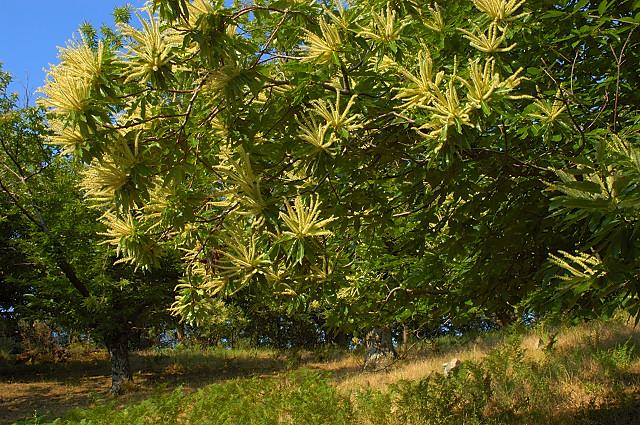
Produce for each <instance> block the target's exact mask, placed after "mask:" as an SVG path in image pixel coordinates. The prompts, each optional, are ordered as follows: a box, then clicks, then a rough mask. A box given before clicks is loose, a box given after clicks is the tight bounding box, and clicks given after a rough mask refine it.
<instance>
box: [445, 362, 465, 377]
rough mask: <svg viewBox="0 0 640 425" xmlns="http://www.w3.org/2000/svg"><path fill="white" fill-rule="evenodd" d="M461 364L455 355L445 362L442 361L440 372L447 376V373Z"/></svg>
mask: <svg viewBox="0 0 640 425" xmlns="http://www.w3.org/2000/svg"><path fill="white" fill-rule="evenodd" d="M460 366H462V362H461V361H460V359H458V358H457V357H454V358H452V359H451V360H449V361H448V362H447V363H442V372H443V373H444V376H449V373H450V372H451V371H453V370H456V369H458V368H459V367H460Z"/></svg>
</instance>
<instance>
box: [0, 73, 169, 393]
mask: <svg viewBox="0 0 640 425" xmlns="http://www.w3.org/2000/svg"><path fill="white" fill-rule="evenodd" d="M9 81H10V76H9V75H8V74H7V73H4V72H1V69H0V114H1V115H0V116H1V118H0V240H1V243H0V247H1V248H0V283H1V285H0V288H1V289H0V291H1V292H0V308H1V309H2V310H3V311H5V312H7V311H11V312H12V313H13V316H14V320H18V319H27V320H35V319H43V320H46V321H47V322H49V323H50V324H53V325H56V326H59V327H60V328H61V329H63V330H66V331H67V332H71V331H76V332H83V333H86V332H89V333H90V335H91V337H92V338H94V339H95V340H97V341H98V342H100V343H103V344H105V345H106V347H107V348H108V350H109V353H110V354H111V365H112V370H113V374H112V381H113V382H112V392H114V393H115V392H119V391H120V388H121V386H122V385H123V384H124V383H125V382H126V381H128V380H130V379H131V376H132V374H131V369H130V366H129V361H128V350H129V337H130V336H131V332H132V330H134V328H137V327H139V328H142V327H147V326H151V325H152V324H154V323H155V324H164V325H167V324H169V323H171V322H172V320H171V317H170V316H169V315H168V314H167V312H166V306H167V305H168V304H169V303H170V302H171V301H172V299H173V288H174V286H175V285H176V283H177V279H178V272H177V269H176V268H175V267H174V264H172V262H171V259H170V257H167V258H166V261H165V262H164V264H163V267H162V268H158V269H157V270H155V271H154V272H153V273H146V274H143V273H141V272H134V270H133V267H130V266H127V265H124V264H118V263H117V261H116V260H117V258H116V255H115V252H113V250H112V249H110V248H108V247H106V246H104V245H101V244H99V243H98V242H99V238H100V236H99V234H100V233H101V232H104V230H105V229H104V227H103V226H102V225H101V224H100V222H99V213H98V212H97V211H95V210H93V209H90V207H89V205H88V204H87V201H86V200H85V199H84V196H83V193H82V192H81V191H80V190H79V188H78V186H77V184H78V182H79V178H80V174H79V173H80V169H79V163H77V162H76V161H75V160H73V159H72V158H69V157H68V156H64V155H60V154H59V149H58V148H56V147H54V146H51V145H47V144H45V139H46V138H47V137H48V134H49V133H48V130H47V129H46V127H45V122H46V119H45V115H44V111H43V110H42V109H40V108H33V107H24V108H18V107H17V106H16V105H17V103H16V102H17V100H18V99H17V97H16V96H14V95H9V94H7V92H6V88H7V86H8V83H9Z"/></svg>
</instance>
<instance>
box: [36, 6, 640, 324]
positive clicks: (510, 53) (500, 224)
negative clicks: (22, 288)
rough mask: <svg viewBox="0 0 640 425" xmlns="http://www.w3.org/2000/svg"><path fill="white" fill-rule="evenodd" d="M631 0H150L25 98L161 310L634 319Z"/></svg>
mask: <svg viewBox="0 0 640 425" xmlns="http://www.w3.org/2000/svg"><path fill="white" fill-rule="evenodd" d="M639 11H640V2H638V1H631V0H629V1H608V0H602V1H598V2H593V1H588V0H579V1H577V0H556V1H548V0H530V1H517V0H509V1H507V0H473V1H457V2H447V3H446V5H445V4H442V5H438V4H437V3H426V2H418V1H411V0H407V1H400V0H397V1H379V0H367V1H364V0H362V1H353V2H349V3H347V4H344V3H343V2H333V1H326V2H315V1H294V0H279V1H265V0H257V1H255V2H253V3H245V2H241V1H236V2H234V4H233V5H231V6H227V5H226V3H225V2H223V1H207V0H194V1H193V2H186V1H184V0H155V1H153V2H152V4H150V5H149V7H148V8H147V9H143V10H139V11H136V14H137V17H138V19H139V24H136V25H131V24H129V23H125V22H121V23H119V24H118V26H117V29H116V33H117V34H118V37H119V38H118V40H119V42H118V43H103V42H96V41H95V40H94V41H90V40H87V38H86V37H85V36H81V37H80V38H79V39H74V40H71V41H69V43H68V44H67V46H66V47H65V48H62V49H61V50H60V63H59V64H58V65H55V66H52V67H51V69H50V70H49V74H48V80H47V84H46V86H45V87H43V88H42V92H43V93H44V95H45V98H44V99H43V100H42V104H43V105H44V106H46V107H47V108H49V111H50V113H51V117H50V120H49V123H50V128H51V129H52V130H53V131H54V133H55V134H54V135H53V136H52V137H51V142H52V143H54V144H55V145H57V146H60V147H61V148H62V149H63V152H64V154H65V155H73V156H75V157H76V158H78V159H80V160H82V161H83V162H84V163H85V164H86V167H85V169H84V170H83V179H82V188H83V190H84V191H85V193H86V196H87V197H89V198H91V199H93V200H94V201H95V205H96V208H98V209H99V210H100V211H101V214H102V221H103V223H104V224H105V225H106V226H107V230H106V231H105V236H106V238H107V240H108V241H109V243H110V244H112V245H113V246H116V247H117V250H118V253H119V255H120V258H121V261H123V262H128V263H131V264H133V265H134V266H135V267H139V268H142V269H148V268H153V267H154V266H157V265H158V264H159V260H160V259H161V258H162V256H163V255H164V253H165V252H166V251H167V250H170V249H173V248H175V247H177V248H179V249H180V250H181V252H183V262H184V264H185V268H186V273H185V276H184V278H183V280H182V281H181V283H180V285H179V286H178V288H177V290H178V295H177V298H176V301H175V302H174V304H173V305H172V307H171V309H172V310H173V311H174V312H175V313H177V314H180V315H182V317H183V318H185V319H186V320H190V321H197V320H207V317H209V316H210V315H212V314H215V311H216V305H217V304H216V300H217V298H219V297H222V298H229V297H245V299H251V300H253V302H256V303H262V304H264V305H278V306H285V308H286V311H287V312H289V313H293V312H297V311H307V312H309V311H316V312H320V313H321V314H323V315H324V316H325V317H326V318H327V322H328V324H330V325H333V326H342V327H344V328H348V327H350V326H352V327H356V326H362V324H363V323H365V324H371V325H375V324H381V323H389V321H407V320H411V319H413V318H420V319H421V320H424V321H429V320H435V321H438V322H439V321H441V320H442V319H443V318H447V320H452V321H458V322H464V321H467V320H470V319H471V318H474V317H495V318H496V319H497V320H509V318H512V317H514V314H516V312H517V313H518V314H521V313H522V312H523V310H518V308H524V307H526V308H533V309H534V311H536V312H542V311H548V310H551V311H554V312H560V311H563V312H564V311H572V312H574V313H575V314H577V315H578V316H591V315H599V314H610V313H611V311H612V310H613V309H614V308H616V307H617V306H619V305H620V304H622V305H623V306H624V308H626V309H627V310H628V311H629V312H630V313H631V314H633V315H635V316H638V313H639V311H640V310H639V308H640V304H639V302H638V301H639V297H638V289H640V288H639V287H638V279H637V270H638V265H639V264H638V261H639V260H638V258H640V256H638V255H637V254H638V252H637V250H638V248H639V247H640V246H639V244H638V218H637V217H638V205H640V204H639V198H638V196H639V190H640V185H639V184H638V183H639V177H640V174H639V173H640V159H638V158H640V156H639V154H638V151H637V149H638V142H639V141H638V128H639V127H638V112H637V105H638V104H639V101H640V99H638V93H640V91H639V90H638V89H639V87H638V73H637V69H638V64H639V61H638V54H639V53H638V52H640V49H638V48H637V47H638V31H637V26H638V24H639V23H640V17H639V15H638V12H639Z"/></svg>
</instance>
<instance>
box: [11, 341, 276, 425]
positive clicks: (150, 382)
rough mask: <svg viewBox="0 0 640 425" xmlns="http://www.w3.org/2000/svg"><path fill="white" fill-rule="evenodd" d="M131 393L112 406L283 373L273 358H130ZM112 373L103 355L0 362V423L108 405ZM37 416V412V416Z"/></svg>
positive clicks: (97, 353) (89, 353) (112, 398)
mask: <svg viewBox="0 0 640 425" xmlns="http://www.w3.org/2000/svg"><path fill="white" fill-rule="evenodd" d="M131 367H132V371H134V378H133V379H134V388H133V389H131V390H129V391H128V392H127V393H126V394H124V395H121V396H119V397H117V398H116V399H115V401H116V405H117V406H126V405H129V404H131V403H134V402H137V401H142V400H144V399H146V398H148V397H150V396H152V395H154V394H158V392H165V391H167V392H168V391H172V390H174V389H175V388H176V387H178V386H180V385H182V386H183V388H184V389H185V390H187V391H196V390H197V389H199V388H201V387H203V386H205V385H208V384H211V383H215V382H221V381H223V380H227V379H233V378H236V377H250V376H255V375H270V374H275V373H278V372H281V371H283V370H285V369H286V361H285V359H282V358H278V357H275V356H257V355H256V356H253V357H247V358H245V357H243V358H217V357H213V358H211V357H206V356H204V355H198V354H194V355H192V356H189V355H186V356H185V355H182V356H180V358H173V357H169V356H162V355H157V354H132V355H131ZM110 374H111V370H110V366H109V361H108V356H107V353H106V352H101V351H96V352H88V353H85V354H83V355H82V358H78V359H73V360H69V359H68V360H64V361H61V362H57V363H47V362H43V363H35V364H33V363H32V364H23V363H20V362H7V361H5V360H0V424H2V425H5V424H12V423H14V422H15V421H18V420H24V419H29V418H31V419H32V418H33V417H34V415H35V414H37V416H38V417H39V418H41V419H42V420H46V421H50V420H53V419H55V418H58V417H60V416H63V415H64V413H65V412H67V411H68V410H70V409H73V408H77V407H81V408H87V407H90V406H92V405H95V404H96V403H109V402H113V401H114V397H112V396H110V395H109V388H110V381H111V376H110ZM36 412H37V413H36Z"/></svg>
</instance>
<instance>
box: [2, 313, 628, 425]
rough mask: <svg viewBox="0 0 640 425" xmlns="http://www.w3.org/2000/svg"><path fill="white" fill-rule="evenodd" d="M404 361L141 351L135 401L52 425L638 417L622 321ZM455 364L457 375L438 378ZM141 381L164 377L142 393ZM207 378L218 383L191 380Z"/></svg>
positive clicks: (506, 337) (623, 420) (523, 335)
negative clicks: (380, 364)
mask: <svg viewBox="0 0 640 425" xmlns="http://www.w3.org/2000/svg"><path fill="white" fill-rule="evenodd" d="M539 339H542V342H543V343H542V345H541V347H543V348H535V347H536V342H538V340H539ZM550 341H555V343H553V344H549V342H550ZM544 347H546V348H544ZM405 354H406V357H405V359H403V360H402V361H399V362H396V363H395V364H393V365H392V366H391V367H389V368H388V369H385V370H383V371H380V372H376V373H363V372H361V370H360V369H361V367H360V366H361V360H360V358H359V357H358V356H357V355H354V354H352V353H351V354H349V353H348V354H345V353H338V352H335V351H331V350H327V349H324V350H322V351H319V352H314V353H308V352H295V353H279V352H275V351H264V350H237V351H230V350H209V351H203V350H182V351H177V352H175V351H171V352H170V351H166V352H160V353H152V352H149V353H145V354H144V355H140V356H139V357H137V358H136V362H135V364H136V365H137V366H139V367H142V368H146V369H144V370H146V372H138V376H137V379H136V381H137V382H138V384H137V385H139V386H141V387H139V389H138V391H137V393H136V394H137V395H138V398H135V397H134V398H129V399H125V398H119V399H112V400H109V399H102V400H98V399H95V400H93V407H91V408H88V409H86V408H76V409H71V410H69V411H68V412H66V414H65V415H64V417H63V418H60V419H58V420H56V421H55V422H54V423H56V424H102V423H109V424H113V425H117V424H165V423H166V424H179V423H184V424H201V423H202V424H205V423H206V424H218V423H220V424H223V423H224V424H323V423H327V424H328V423H331V424H338V425H339V424H354V425H355V424H357V425H369V424H371V425H373V424H376V425H385V424H388V425H395V424H408V425H411V424H416V425H417V424H463V423H464V424H540V423H546V424H584V425H592V424H612V425H616V424H629V423H635V422H636V421H637V418H638V417H640V334H639V333H638V332H637V330H636V329H635V328H634V327H633V326H632V325H630V324H628V323H624V322H622V321H620V320H611V321H609V322H607V323H604V324H600V323H591V324H586V325H582V326H576V327H564V328H557V329H541V328H538V329H533V330H532V329H512V330H510V331H509V332H492V333H489V334H484V335H479V336H469V335H467V336H465V337H463V338H451V337H448V338H441V339H439V340H437V341H434V342H430V343H429V344H425V345H424V346H422V347H414V348H413V349H412V350H411V351H409V352H407V353H405ZM452 357H457V358H459V359H460V360H462V361H463V363H462V366H461V367H460V368H459V369H457V370H455V371H454V372H452V373H451V374H450V375H449V376H448V377H444V376H443V375H442V373H441V372H442V364H443V363H444V362H446V361H449V360H450V359H451V358H452ZM145 362H146V363H145ZM143 373H148V374H150V375H149V376H155V375H162V374H164V375H165V376H170V377H172V378H171V379H167V380H165V381H161V380H158V381H156V382H155V383H154V384H151V383H145V381H143V380H142V379H141V378H142V377H143V376H146V375H143ZM203 375H209V376H210V377H213V378H214V379H210V380H202V381H195V382H194V381H193V380H192V378H194V377H196V376H199V377H202V376H203ZM150 379H151V378H149V380H150ZM168 382H171V384H169V383H168ZM179 383H182V384H183V385H182V386H177V385H178V384H179ZM145 385H147V386H148V387H149V388H146V390H145V387H144V386H145ZM1 388H2V387H0V389H1ZM2 398H4V396H2ZM50 418H51V417H49V419H48V418H47V417H41V416H38V415H37V414H36V416H33V415H31V417H30V418H28V419H26V420H23V421H22V422H19V423H21V424H44V423H51V422H47V420H51V419H50Z"/></svg>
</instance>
